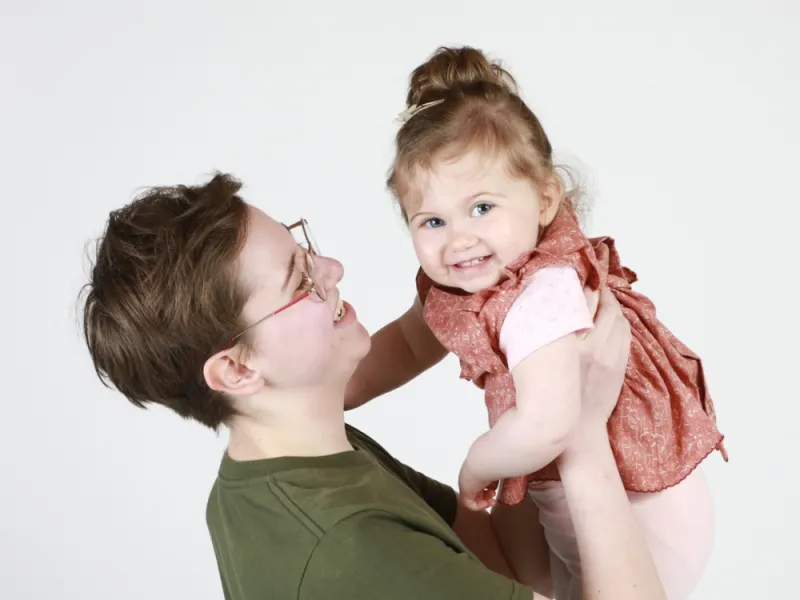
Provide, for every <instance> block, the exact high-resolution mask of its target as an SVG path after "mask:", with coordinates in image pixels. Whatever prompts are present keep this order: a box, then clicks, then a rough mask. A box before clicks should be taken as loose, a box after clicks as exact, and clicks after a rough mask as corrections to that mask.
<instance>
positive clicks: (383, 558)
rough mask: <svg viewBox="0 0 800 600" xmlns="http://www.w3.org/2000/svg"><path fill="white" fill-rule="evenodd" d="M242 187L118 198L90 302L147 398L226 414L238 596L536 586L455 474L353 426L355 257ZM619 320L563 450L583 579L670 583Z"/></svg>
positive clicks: (215, 495)
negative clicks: (627, 417) (624, 436)
mask: <svg viewBox="0 0 800 600" xmlns="http://www.w3.org/2000/svg"><path fill="white" fill-rule="evenodd" d="M239 188H240V184H239V183H238V182H236V181H235V180H234V179H233V178H231V177H229V176H226V175H217V176H215V177H214V178H213V179H211V180H210V181H209V182H208V183H206V184H205V185H201V186H195V187H187V186H177V187H173V188H156V189H152V190H149V191H148V192H146V193H145V194H143V195H142V196H141V197H139V198H138V199H136V200H135V201H134V202H132V203H131V204H129V205H127V206H126V207H124V208H122V209H120V210H118V211H115V212H113V213H112V214H111V216H110V218H109V221H108V224H107V229H106V231H105V234H104V236H103V237H102V238H101V240H100V241H99V244H98V249H97V258H96V264H95V266H94V268H93V269H92V273H91V280H90V282H89V284H88V294H87V297H86V304H85V308H84V333H85V336H86V341H87V344H88V347H89V351H90V354H91V356H92V360H93V362H94V365H95V368H96V370H97V372H98V374H99V375H100V377H101V378H102V379H103V380H104V381H106V382H109V383H110V384H112V385H114V386H115V387H116V388H117V389H118V390H119V391H121V392H122V393H123V394H124V395H125V396H126V397H127V398H128V399H129V400H130V401H131V402H133V403H134V404H136V405H138V406H142V405H145V404H146V403H157V404H162V405H165V406H167V407H169V408H171V409H172V410H174V411H175V412H176V413H178V414H179V415H181V416H183V417H186V418H192V419H194V420H196V421H198V422H200V423H203V424H204V425H206V426H208V427H210V428H212V429H218V428H219V427H220V426H221V425H225V426H227V427H228V428H229V430H230V442H229V446H228V450H227V452H226V454H225V456H224V457H223V459H222V464H221V466H220V470H219V477H218V479H217V481H216V482H215V484H214V487H213V489H212V491H211V495H210V498H209V502H208V511H207V521H208V527H209V531H210V534H211V539H212V541H213V544H214V550H215V553H216V557H217V562H218V565H219V570H220V576H221V579H222V585H223V589H224V592H225V597H226V598H227V599H231V600H234V599H235V600H239V599H251V598H266V597H270V598H290V597H291V598H325V599H336V598H347V599H348V600H359V599H361V598H364V599H367V598H368V599H370V600H372V599H374V598H382V599H386V600H392V599H395V598H397V599H400V598H413V599H415V600H416V599H419V598H439V599H447V598H461V599H470V598H475V599H476V600H477V599H478V598H480V599H481V600H484V599H489V598H504V599H508V598H520V599H522V598H524V599H528V598H532V597H540V596H534V595H533V592H532V591H531V590H530V589H527V588H525V587H523V586H522V585H520V584H519V583H517V582H515V581H512V580H510V579H508V578H506V577H503V576H502V575H500V574H498V573H495V572H493V571H491V570H489V569H487V568H486V567H485V566H484V565H483V564H481V562H480V561H479V560H478V559H477V558H476V554H480V555H481V556H483V557H485V561H486V562H487V563H488V564H491V565H492V566H493V567H494V568H495V570H496V571H499V572H500V573H502V572H506V573H509V574H510V570H509V568H508V566H507V565H506V564H505V563H504V560H503V557H502V556H501V555H500V554H499V553H498V552H497V545H496V542H495V541H494V540H492V539H491V536H490V535H487V533H489V532H490V531H491V529H490V527H489V525H488V522H487V520H488V515H486V514H482V515H474V516H472V515H464V514H459V513H458V509H457V504H458V503H457V501H456V496H455V492H454V491H453V490H452V489H450V488H449V487H447V486H445V485H443V484H441V483H439V482H436V481H434V480H432V479H429V478H427V477H425V476H424V475H422V474H420V473H418V472H416V471H414V470H413V469H411V468H409V467H407V466H405V465H403V464H401V463H399V462H398V461H396V460H395V459H394V458H392V456H391V455H390V454H389V453H388V452H386V451H385V450H384V449H383V448H381V447H380V446H379V445H378V444H377V443H376V442H374V441H373V440H371V439H370V438H369V437H368V436H366V435H365V434H363V433H362V432H360V431H358V430H356V429H354V428H351V427H348V426H346V425H345V422H344V394H345V387H346V385H347V382H348V380H349V379H350V377H351V375H352V373H353V372H354V370H355V368H356V366H357V365H358V363H359V361H360V360H361V359H362V358H363V357H364V356H365V355H366V353H367V352H368V350H369V347H370V338H369V335H368V334H367V332H366V331H365V329H364V328H363V326H362V325H361V324H360V323H359V322H358V320H357V318H356V315H355V311H354V310H353V309H352V307H350V306H349V305H348V304H347V303H344V302H342V300H341V298H340V297H339V292H338V290H337V287H336V285H337V283H338V282H339V280H340V279H341V278H342V275H343V270H342V266H341V265H340V264H339V263H338V262H337V261H335V260H333V259H331V258H326V257H323V256H321V255H320V254H319V251H318V249H317V248H316V246H315V244H314V243H313V240H312V238H311V236H310V231H309V228H308V225H307V223H305V222H304V221H300V222H298V223H296V224H294V225H292V226H289V227H286V226H284V225H281V224H279V223H277V222H276V221H274V220H273V219H271V218H270V217H268V216H267V215H265V214H264V213H263V212H261V211H259V210H258V209H256V208H254V207H252V206H249V205H247V204H245V203H244V202H243V201H242V200H241V198H240V197H239V196H238V195H237V192H238V191H239ZM623 322H624V320H623V319H622V317H621V315H620V311H619V308H618V307H617V306H615V305H614V304H613V299H612V298H610V297H607V296H604V297H603V303H602V309H601V313H600V318H599V320H598V324H597V327H596V328H595V330H594V331H593V333H592V334H591V335H590V336H589V337H588V339H587V340H586V342H585V344H584V350H585V353H586V355H587V357H588V356H591V357H592V359H591V360H587V361H586V364H587V365H588V364H591V365H592V367H591V369H587V371H586V372H585V373H584V382H583V385H584V394H583V395H584V399H583V402H584V409H583V415H584V416H583V419H584V420H583V423H582V424H581V428H580V432H579V434H578V435H576V436H575V439H574V440H573V441H572V442H571V444H570V445H569V448H568V450H567V451H566V452H565V453H564V454H563V456H562V457H561V458H560V459H559V467H560V469H561V474H562V478H563V480H564V486H565V490H566V494H567V496H568V499H569V505H570V510H571V512H572V513H573V518H574V520H575V529H576V534H577V536H578V538H579V548H580V552H581V558H582V561H583V564H584V565H585V567H584V568H585V569H586V573H585V594H584V596H585V597H586V598H611V597H613V598H615V599H624V598H636V599H637V600H642V599H651V598H652V599H660V598H663V591H662V590H661V586H660V583H659V581H658V577H657V575H656V573H655V570H654V567H653V564H652V561H651V559H650V557H649V555H648V553H647V551H646V547H645V545H644V542H643V540H642V537H641V535H640V533H639V531H638V529H637V527H636V525H635V522H634V519H633V517H632V515H631V511H630V507H629V504H628V502H627V499H626V496H625V493H624V490H623V488H622V485H621V482H620V480H619V477H618V475H617V472H616V468H615V466H614V461H613V458H612V455H611V451H610V448H609V445H608V439H607V436H606V433H605V422H606V420H607V418H608V416H609V414H610V412H611V410H612V408H613V404H614V399H615V398H616V397H617V395H618V393H619V390H620V386H621V384H622V377H623V371H624V365H625V362H626V360H627V354H626V353H627V350H626V348H627V347H628V342H629V338H628V337H627V336H628V335H629V332H628V331H627V330H626V328H625V327H624V325H623ZM596 349H602V353H601V356H602V357H603V358H604V359H605V362H602V361H599V360H598V359H597V357H595V354H597V352H596ZM475 540H478V543H477V545H474V546H473V549H472V551H471V550H470V549H468V547H467V544H471V543H474V541H475ZM481 540H483V541H481Z"/></svg>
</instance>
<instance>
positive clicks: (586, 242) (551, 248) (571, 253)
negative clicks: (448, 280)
mask: <svg viewBox="0 0 800 600" xmlns="http://www.w3.org/2000/svg"><path fill="white" fill-rule="evenodd" d="M564 265H566V266H570V267H572V268H573V269H575V271H576V272H577V273H578V277H579V279H580V281H581V283H582V284H583V285H584V286H588V287H590V288H591V289H593V290H597V289H599V288H600V287H602V286H604V285H607V286H608V287H609V288H610V289H611V290H612V291H613V293H614V295H615V296H616V298H617V299H618V300H619V302H620V304H621V305H622V311H623V313H624V315H625V317H626V318H627V319H628V321H629V322H630V325H631V334H632V341H631V350H630V359H629V362H628V367H627V371H626V375H625V381H624V384H623V387H622V392H621V393H620V397H619V401H618V403H617V406H616V408H615V409H614V412H613V413H612V415H611V418H610V419H609V422H608V434H609V439H610V441H611V447H612V449H613V452H614V456H615V458H616V461H617V465H618V466H619V472H620V475H621V477H622V482H623V484H624V486H625V489H627V490H628V491H632V492H657V491H660V490H664V489H666V488H669V487H671V486H674V485H676V484H678V483H680V482H681V481H683V479H685V478H686V476H687V475H689V473H691V472H692V471H693V470H694V469H695V468H696V467H697V465H699V464H700V462H702V461H703V459H705V458H706V457H707V456H708V455H709V454H711V452H713V451H714V450H715V449H718V450H719V451H720V452H721V453H722V456H723V458H724V459H725V460H726V461H727V460H728V458H727V454H726V452H725V449H724V447H723V444H722V439H723V436H722V434H721V433H720V432H719V430H718V429H717V425H716V414H715V411H714V404H713V403H712V400H711V396H710V395H709V393H708V390H707V389H706V382H705V376H704V374H703V366H702V363H701V361H700V358H699V357H698V356H697V355H696V354H695V353H694V352H692V351H691V350H690V349H689V348H688V347H687V346H686V345H685V344H683V343H682V342H681V341H680V340H678V339H677V338H676V337H675V336H674V335H672V333H670V331H669V330H668V329H667V328H666V327H665V326H664V325H663V324H662V323H661V322H660V321H659V320H658V319H657V318H656V310H655V307H654V306H653V303H652V302H651V301H650V300H649V299H647V298H646V297H645V296H643V295H642V294H640V293H638V292H635V291H634V290H633V289H632V288H631V284H632V283H634V282H635V281H636V274H635V273H634V272H633V271H631V270H630V269H628V268H626V267H623V266H622V264H621V263H620V259H619V255H618V254H617V250H616V248H615V246H614V240H613V239H611V238H609V237H598V238H592V239H588V238H587V237H586V236H585V235H584V234H583V232H582V231H581V229H580V226H579V224H578V219H577V216H576V214H575V212H574V211H573V210H572V208H570V207H569V206H568V205H566V204H565V205H564V207H563V208H562V209H561V210H560V211H559V214H558V215H557V216H556V218H555V219H554V220H553V222H552V223H551V224H550V226H549V227H548V228H547V230H546V231H545V233H544V237H543V239H542V240H540V242H539V244H538V246H537V247H536V248H535V249H533V250H531V251H529V252H527V253H525V254H523V255H522V256H521V257H519V258H518V259H517V260H516V261H514V263H512V264H511V265H509V266H508V268H507V270H506V271H507V275H508V278H507V279H504V280H503V281H501V282H500V283H498V284H497V285H495V286H494V287H492V288H489V289H486V290H482V291H480V292H477V293H475V294H467V293H465V292H463V291H461V290H454V289H451V288H444V287H440V286H438V285H436V284H435V283H434V282H433V281H431V279H429V278H428V277H427V276H426V275H425V274H424V272H423V271H422V270H420V271H419V272H418V274H417V290H418V293H419V295H420V299H421V300H422V302H423V304H424V310H423V314H424V318H425V322H426V323H427V324H428V326H429V327H430V328H431V330H432V331H433V333H434V335H435V336H436V338H437V339H438V340H439V342H440V343H441V344H442V345H443V346H444V347H445V348H446V349H447V350H449V351H450V352H453V353H454V354H456V355H457V356H458V358H459V361H460V364H461V378H462V379H467V380H469V381H472V382H473V383H474V384H475V385H477V386H478V387H479V388H481V389H483V390H484V394H485V402H486V408H487V409H488V412H489V426H490V427H493V426H494V424H495V423H496V422H497V420H498V419H499V418H500V416H501V415H502V414H503V413H504V412H505V411H506V410H508V409H509V408H511V407H512V406H514V401H515V389H514V382H513V379H512V377H511V373H510V372H509V370H508V366H507V363H506V359H505V356H504V355H503V353H502V352H501V351H500V343H499V337H500V330H501V327H502V325H503V321H504V319H505V317H506V314H507V313H508V310H509V309H510V308H511V305H512V304H513V303H514V300H515V299H516V298H517V297H518V296H519V294H520V293H521V292H522V290H523V289H524V287H525V284H526V282H527V281H528V279H529V278H530V277H531V276H532V275H533V274H534V273H535V272H536V271H537V270H538V269H541V268H542V267H552V266H564ZM557 480H559V475H558V471H557V469H556V465H555V463H551V464H550V465H548V466H546V467H544V468H543V469H541V470H539V471H537V472H536V473H531V474H530V475H528V476H526V477H515V478H511V479H507V480H506V481H505V482H504V486H503V492H502V493H501V494H500V497H499V499H498V500H499V501H500V502H502V503H504V504H516V503H518V502H520V501H522V499H523V498H524V497H525V494H526V490H527V485H528V483H529V482H534V481H557Z"/></svg>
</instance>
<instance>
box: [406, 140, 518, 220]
mask: <svg viewBox="0 0 800 600" xmlns="http://www.w3.org/2000/svg"><path fill="white" fill-rule="evenodd" d="M409 179H410V180H409V182H408V183H409V185H408V193H407V194H406V195H407V201H406V202H405V203H404V204H406V206H407V207H408V208H416V209H419V208H420V207H421V206H422V205H424V204H426V203H430V202H435V201H437V200H438V199H445V198H449V199H458V198H462V197H468V196H471V195H473V194H475V193H477V192H482V191H483V192H488V191H490V190H492V189H497V188H499V187H503V186H504V185H506V184H507V183H508V182H510V181H511V180H512V179H513V178H512V176H511V174H510V172H509V169H508V161H507V159H506V157H505V156H502V155H498V154H494V155H490V154H488V153H486V152H481V151H476V150H473V151H469V152H465V153H462V154H460V155H456V156H443V157H441V158H439V159H437V160H434V161H432V163H431V165H430V166H429V167H427V168H426V167H423V166H419V167H417V168H416V169H414V170H413V172H412V173H411V174H410V177H409ZM484 188H485V189H484Z"/></svg>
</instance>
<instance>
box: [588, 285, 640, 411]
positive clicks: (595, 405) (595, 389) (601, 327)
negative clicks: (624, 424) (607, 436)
mask: <svg viewBox="0 0 800 600" xmlns="http://www.w3.org/2000/svg"><path fill="white" fill-rule="evenodd" d="M596 295H597V293H596V292H595V296H596ZM579 347H580V354H581V383H582V387H581V399H582V404H581V423H582V425H587V424H589V425H597V424H603V425H605V424H606V423H607V422H608V418H609V417H610V416H611V413H612V412H613V411H614V407H616V405H617V400H618V399H619V394H620V392H621V391H622V384H623V382H624V381H625V370H626V367H627V365H628V358H629V356H630V348H631V328H630V323H628V320H627V319H626V318H625V315H623V314H622V307H621V306H620V304H619V301H617V299H616V297H615V296H614V294H613V292H612V291H611V290H610V289H608V288H607V287H604V288H603V289H602V290H600V293H599V304H598V307H597V316H596V318H595V324H594V328H593V329H592V330H591V331H590V332H589V333H588V334H587V335H586V336H585V337H583V339H581V340H580V341H579Z"/></svg>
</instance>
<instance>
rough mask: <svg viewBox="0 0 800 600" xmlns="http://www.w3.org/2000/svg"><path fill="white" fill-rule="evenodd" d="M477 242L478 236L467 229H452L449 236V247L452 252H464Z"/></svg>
mask: <svg viewBox="0 0 800 600" xmlns="http://www.w3.org/2000/svg"><path fill="white" fill-rule="evenodd" d="M477 243H478V236H476V235H474V234H473V233H471V232H469V231H466V230H465V231H454V232H453V233H452V235H451V237H450V249H451V250H453V251H454V252H464V251H465V250H469V249H470V248H472V247H473V246H475V245H476V244H477Z"/></svg>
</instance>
